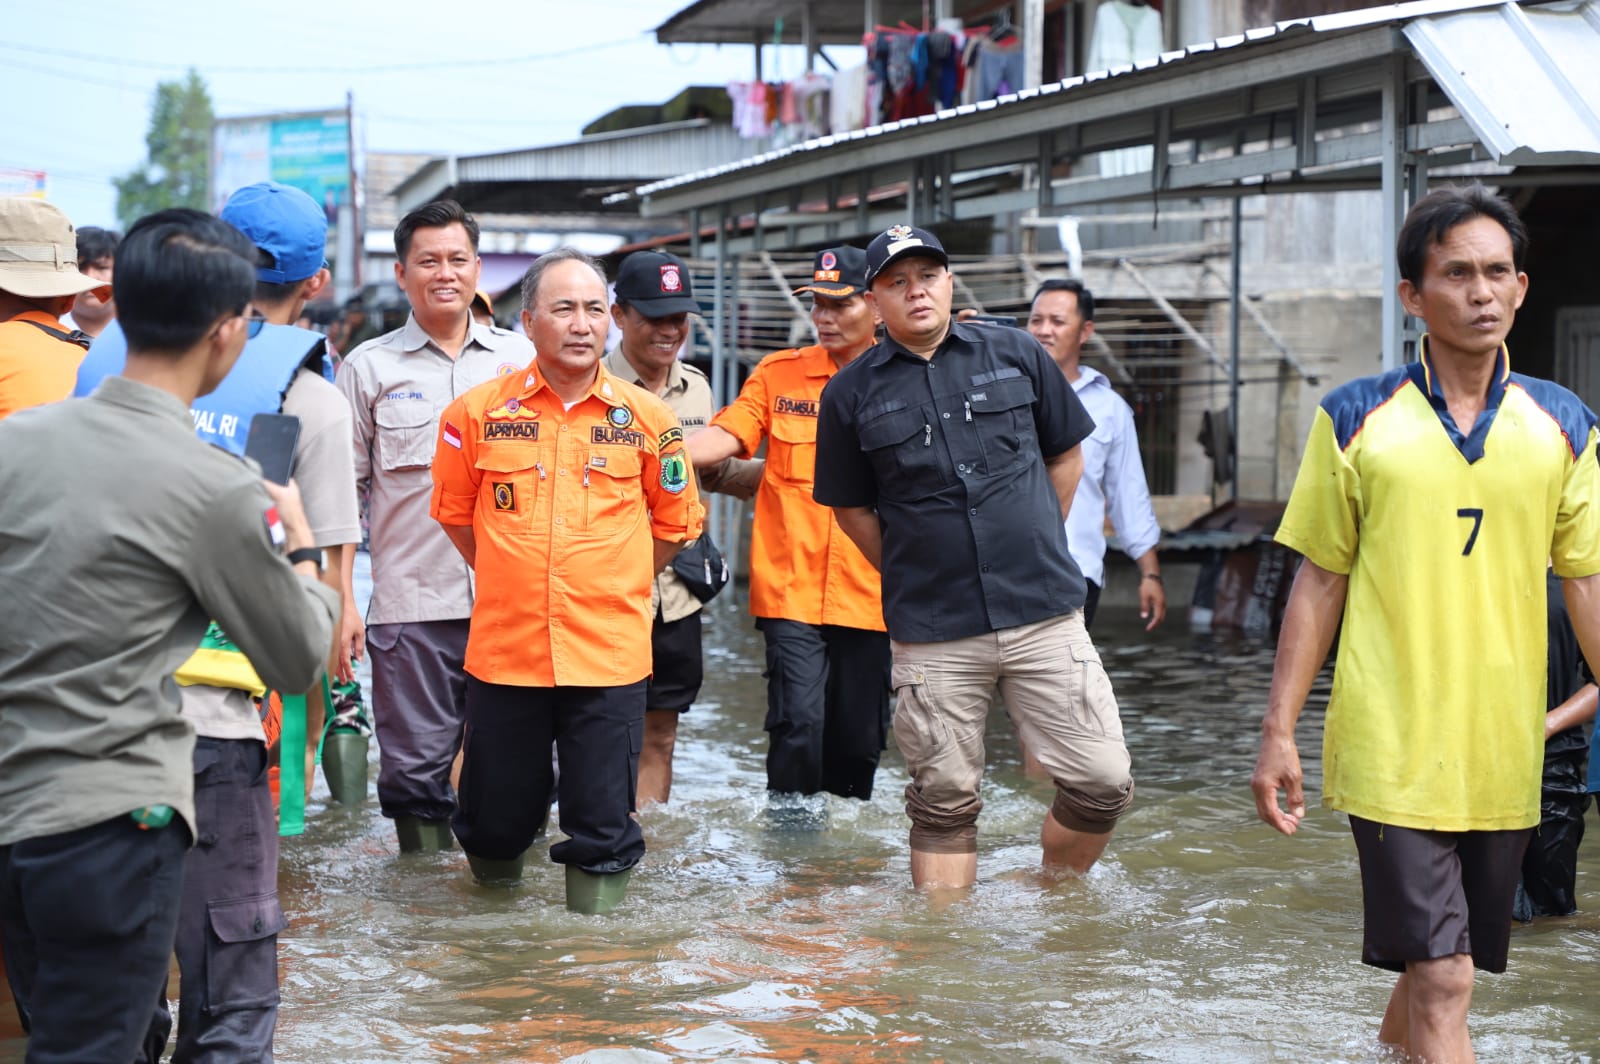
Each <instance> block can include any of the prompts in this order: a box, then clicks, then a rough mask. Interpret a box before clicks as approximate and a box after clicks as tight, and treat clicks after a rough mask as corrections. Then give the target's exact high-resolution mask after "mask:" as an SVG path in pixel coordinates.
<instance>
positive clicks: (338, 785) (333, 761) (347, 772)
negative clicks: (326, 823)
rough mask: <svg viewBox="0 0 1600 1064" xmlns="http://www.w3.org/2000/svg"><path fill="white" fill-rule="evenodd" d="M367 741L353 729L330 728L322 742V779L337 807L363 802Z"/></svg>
mask: <svg viewBox="0 0 1600 1064" xmlns="http://www.w3.org/2000/svg"><path fill="white" fill-rule="evenodd" d="M367 747H368V741H367V737H366V736H365V735H363V734H361V732H359V731H356V730H355V729H354V728H331V729H329V731H328V735H327V738H325V739H323V740H322V776H323V778H324V779H326V780H327V781H328V792H329V793H330V794H332V795H333V800H334V801H336V802H338V803H339V804H340V805H349V806H356V805H360V804H361V803H362V802H364V801H366V800H367Z"/></svg>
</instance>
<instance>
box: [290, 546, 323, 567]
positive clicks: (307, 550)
mask: <svg viewBox="0 0 1600 1064" xmlns="http://www.w3.org/2000/svg"><path fill="white" fill-rule="evenodd" d="M284 557H285V558H288V559H289V564H290V565H299V564H300V563H301V562H310V563H311V564H312V565H315V566H316V567H317V572H319V573H320V572H322V548H321V547H300V548H298V549H296V550H292V551H290V552H289V553H288V554H286V555H284Z"/></svg>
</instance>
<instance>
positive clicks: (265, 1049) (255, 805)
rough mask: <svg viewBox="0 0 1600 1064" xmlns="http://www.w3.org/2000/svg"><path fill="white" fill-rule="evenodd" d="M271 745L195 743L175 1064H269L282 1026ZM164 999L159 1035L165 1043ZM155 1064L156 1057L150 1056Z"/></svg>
mask: <svg viewBox="0 0 1600 1064" xmlns="http://www.w3.org/2000/svg"><path fill="white" fill-rule="evenodd" d="M267 761H268V758H267V748H266V746H265V744H263V743H260V742H257V741H255V740H253V739H211V738H208V737H206V736H204V735H201V736H197V737H196V738H195V744H194V812H195V830H196V832H197V833H198V837H197V838H196V839H195V844H194V849H192V850H190V851H189V857H188V860H187V861H185V862H184V868H183V905H182V906H181V908H180V909H179V914H178V939H177V944H176V949H175V952H176V953H177V955H178V970H179V973H180V976H181V978H180V980H179V983H178V1045H177V1048H176V1049H175V1050H174V1051H173V1053H172V1064H230V1062H233V1061H245V1060H247V1061H253V1062H257V1064H270V1062H271V1060H272V1059H273V1058H272V1036H273V1032H274V1031H275V1030H276V1029H277V1025H278V934H279V932H281V931H283V930H284V929H285V928H286V927H288V926H289V921H288V920H287V919H285V918H284V915H283V907H282V906H281V905H279V904H278V815H277V810H275V809H274V808H273V805H272V789H271V787H270V785H269V784H268V781H267ZM170 1029H171V1018H170V1014H169V1013H168V1010H167V1006H166V1001H165V998H163V1000H162V1002H161V1006H160V1008H159V1009H158V1010H157V1014H156V1022H155V1024H154V1025H153V1027H152V1034H153V1036H159V1040H158V1041H157V1042H156V1044H157V1045H164V1044H165V1043H166V1036H167V1032H168V1031H169V1030H170ZM148 1059H149V1064H155V1061H156V1060H158V1059H159V1057H158V1056H151V1057H149V1058H148Z"/></svg>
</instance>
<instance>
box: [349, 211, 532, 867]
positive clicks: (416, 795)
mask: <svg viewBox="0 0 1600 1064" xmlns="http://www.w3.org/2000/svg"><path fill="white" fill-rule="evenodd" d="M394 244H395V252H396V253H397V254H398V256H399V261H398V262H397V263H396V264H395V269H394V272H395V279H396V280H397V281H398V282H399V284H400V288H401V290H402V291H404V292H405V294H406V298H407V299H409V300H410V301H411V315H410V317H409V318H407V319H406V323H405V325H404V326H403V327H402V328H399V329H396V330H395V331H393V332H390V333H387V334H385V335H383V336H379V337H377V338H375V339H373V340H369V341H368V342H367V343H364V344H362V345H361V346H360V347H358V348H356V349H355V350H354V351H352V352H350V354H349V355H348V356H347V357H346V358H345V360H344V363H343V365H341V366H340V368H339V376H338V380H337V382H336V383H337V384H338V387H339V390H340V391H342V392H343V393H344V395H345V398H346V399H348V400H349V401H350V407H351V411H352V413H353V415H354V439H355V474H356V483H357V486H358V487H360V488H362V489H364V490H366V491H367V492H368V493H369V497H368V514H369V518H370V534H371V545H372V601H371V604H370V605H369V606H368V608H367V631H366V645H367V649H368V651H369V653H370V655H371V663H372V692H371V693H372V713H373V727H374V729H375V730H376V732H377V738H378V749H379V770H378V801H379V804H380V805H381V807H382V810H383V815H384V816H386V817H390V818H392V819H393V820H394V822H395V831H396V834H397V835H398V836H399V840H400V849H401V850H402V851H414V850H434V849H448V848H450V847H452V846H453V845H454V840H453V838H452V836H451V834H450V817H451V815H452V814H453V813H454V811H455V806H456V801H455V793H454V791H453V790H452V788H451V786H450V766H451V763H452V762H453V761H454V760H455V756H456V752H457V751H458V750H459V749H460V747H461V722H462V716H463V713H464V709H465V702H466V673H465V672H464V671H463V662H464V660H465V655H466V649H467V628H468V622H469V618H470V617H471V616H472V598H473V589H472V573H471V570H470V569H469V568H468V567H467V564H466V562H464V561H462V559H461V556H460V555H459V554H457V553H456V549H455V548H454V547H452V546H451V545H450V541H449V540H448V539H446V538H445V535H444V533H443V532H442V531H441V530H440V528H439V526H438V524H436V523H435V522H434V521H433V520H432V519H431V518H430V517H429V516H428V502H429V496H430V495H431V494H432V491H433V480H432V478H431V476H430V474H429V470H430V467H431V465H432V462H433V448H434V441H435V440H436V438H437V436H438V422H439V415H440V413H442V412H443V411H444V408H445V407H446V406H448V405H449V404H450V402H451V401H452V400H454V399H455V398H456V397H457V396H460V395H462V394H464V393H465V392H466V391H467V390H468V389H470V388H472V387H474V386H475V385H478V384H482V383H483V382H484V381H487V380H489V379H490V378H492V377H495V376H496V375H500V374H507V373H514V372H520V371H521V370H522V369H523V368H524V367H525V366H527V364H528V363H529V362H531V361H533V357H534V350H533V345H532V344H531V343H529V342H528V339H527V338H526V337H524V336H518V335H516V334H515V333H512V332H509V331H507V330H505V329H498V328H493V327H490V326H485V325H479V324H477V323H476V322H474V321H473V320H472V294H473V292H474V291H475V290H476V289H477V287H478V273H479V268H480V263H479V259H478V223H477V222H476V221H474V220H473V218H472V216H471V215H469V214H468V213H467V212H466V211H464V210H462V209H461V205H460V204H458V203H456V202H455V201H453V200H438V201H436V202H433V203H429V204H426V205H424V206H422V207H418V208H417V209H416V210H414V211H412V212H411V213H410V214H407V215H406V216H405V217H404V218H402V219H401V220H400V224H399V225H397V226H396V227H395V231H394Z"/></svg>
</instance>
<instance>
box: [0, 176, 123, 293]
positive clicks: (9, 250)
mask: <svg viewBox="0 0 1600 1064" xmlns="http://www.w3.org/2000/svg"><path fill="white" fill-rule="evenodd" d="M96 288H104V289H106V290H107V291H106V295H107V296H108V297H109V295H110V288H111V286H110V285H108V284H106V283H105V282H104V281H97V280H95V279H94V278H93V277H86V276H84V275H83V274H81V273H79V272H78V234H77V230H75V229H73V227H72V220H71V219H70V218H68V217H67V216H66V215H65V214H63V213H62V211H61V208H59V207H57V206H55V205H54V204H51V203H46V202H45V201H44V200H41V199H35V198H34V197H32V196H0V289H4V290H5V291H7V292H10V293H11V294H12V295H16V296H22V297H23V298H24V299H51V298H54V297H56V296H75V295H77V294H78V293H80V292H88V291H92V290H93V289H96Z"/></svg>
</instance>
